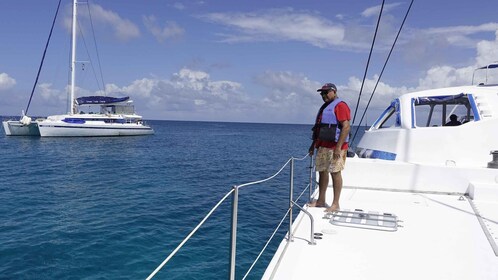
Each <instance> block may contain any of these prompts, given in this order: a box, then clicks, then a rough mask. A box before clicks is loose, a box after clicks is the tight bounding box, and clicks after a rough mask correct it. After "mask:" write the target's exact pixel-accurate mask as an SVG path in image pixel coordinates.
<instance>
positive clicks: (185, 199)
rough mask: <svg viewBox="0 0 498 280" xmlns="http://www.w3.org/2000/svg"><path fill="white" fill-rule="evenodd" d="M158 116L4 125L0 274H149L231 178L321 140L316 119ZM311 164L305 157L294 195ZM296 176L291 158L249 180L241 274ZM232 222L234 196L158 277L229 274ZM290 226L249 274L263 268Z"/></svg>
mask: <svg viewBox="0 0 498 280" xmlns="http://www.w3.org/2000/svg"><path fill="white" fill-rule="evenodd" d="M148 123H149V124H150V125H151V126H152V127H153V128H154V130H155V135H151V136H136V137H116V138H112V137H109V138H107V137H103V138H40V137H6V136H3V135H2V136H0V147H1V149H0V217H1V220H2V222H1V223H0V279H145V278H146V277H147V276H148V275H149V274H150V273H151V272H152V271H153V270H154V269H155V268H156V267H157V266H158V265H159V264H160V263H161V262H162V261H163V260H164V259H165V258H166V257H167V256H168V255H169V254H170V253H171V252H172V251H173V250H174V249H175V248H176V246H177V245H178V244H179V243H180V242H181V241H182V240H183V239H184V238H185V237H186V236H187V235H188V234H189V233H190V232H191V231H192V229H194V227H195V226H197V224H198V223H199V222H200V221H201V220H202V218H203V217H204V216H205V215H206V214H207V213H208V212H209V211H210V210H211V209H212V208H213V207H214V206H215V204H216V203H217V202H218V201H219V200H220V199H221V198H222V197H223V196H224V195H225V194H226V193H228V192H229V191H230V190H231V188H232V186H234V185H240V184H243V183H247V182H251V181H256V180H261V179H265V178H267V177H269V176H272V175H273V174H275V173H276V172H277V171H278V170H279V169H280V168H281V167H282V166H283V165H284V164H285V163H286V162H287V160H288V159H289V158H290V157H292V156H294V157H296V158H301V157H303V156H304V155H306V154H307V152H308V148H309V145H310V135H311V130H310V129H311V125H293V124H251V123H222V122H186V121H149V122H148ZM362 131H363V129H362V130H360V134H361V133H362ZM2 134H3V131H2ZM359 136H361V135H359ZM357 138H358V139H359V137H357ZM309 164H310V161H309V158H307V159H305V160H302V161H296V163H295V171H294V172H295V174H294V185H295V192H294V194H295V195H297V194H298V193H300V192H301V191H302V190H303V189H304V188H305V187H306V185H307V184H308V181H309ZM346 168H347V163H346ZM289 178H290V172H289V168H285V169H284V170H283V171H282V173H281V174H279V175H278V176H276V177H275V178H274V179H273V180H271V181H269V182H266V183H263V184H259V185H253V186H248V187H245V188H242V189H241V190H240V194H239V195H240V196H239V217H238V223H239V224H238V242H237V258H236V260H237V274H236V275H237V279H241V278H242V277H243V276H244V274H245V273H246V272H247V270H248V269H249V267H250V266H251V264H252V262H253V261H254V259H255V258H256V257H257V255H258V253H259V251H260V250H261V249H262V247H263V246H264V244H265V243H266V241H267V240H268V238H269V237H270V235H271V234H272V232H273V231H274V230H275V228H276V226H277V225H278V223H279V222H280V220H281V219H282V218H283V216H284V215H285V213H286V211H287V207H288V197H289ZM306 201H307V197H306V196H305V197H304V198H302V199H300V201H299V203H301V204H304V203H306ZM295 212H297V211H295ZM230 224H231V199H227V201H226V202H224V203H223V204H222V205H221V206H220V207H219V208H218V209H217V210H216V211H215V212H214V214H213V216H212V217H211V218H210V219H209V220H208V221H207V222H206V223H205V224H204V225H203V226H202V227H201V228H200V229H199V231H198V232H197V233H196V235H194V236H193V238H192V239H190V240H189V241H188V242H187V243H186V244H185V246H184V247H183V248H182V249H180V251H179V252H178V253H177V254H176V256H175V257H173V259H171V261H170V262H169V263H168V264H166V266H165V267H164V268H163V269H162V270H161V271H160V272H159V273H158V274H157V276H156V277H155V278H154V279H226V278H227V276H228V265H229V242H230ZM285 232H286V225H285V223H284V225H283V226H282V228H281V229H280V230H279V231H278V233H277V235H276V237H275V240H274V241H272V242H271V243H270V245H269V247H268V249H267V252H266V253H265V254H264V255H263V257H262V258H261V259H260V260H259V261H258V263H257V264H256V265H255V267H254V268H253V270H252V271H251V273H250V274H249V276H248V278H247V279H260V278H261V276H262V275H263V273H264V270H265V268H266V266H267V264H268V263H269V261H270V260H271V257H272V254H273V252H275V250H276V248H277V246H278V244H279V243H280V241H281V240H282V238H283V237H284V235H285Z"/></svg>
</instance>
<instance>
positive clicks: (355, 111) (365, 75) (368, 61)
mask: <svg viewBox="0 0 498 280" xmlns="http://www.w3.org/2000/svg"><path fill="white" fill-rule="evenodd" d="M384 1H385V0H382V5H381V7H380V12H379V18H378V19H377V26H376V27H375V33H374V37H373V40H372V45H371V46H370V53H369V54H368V60H367V66H366V67H365V73H364V74H363V82H362V83H361V88H360V94H358V101H357V102H356V108H355V110H354V116H353V122H352V123H351V124H354V120H355V119H356V113H357V112H358V107H359V106H360V98H361V92H362V91H363V85H365V79H366V77H367V72H368V66H369V65H370V58H371V57H372V51H373V47H374V45H375V38H376V37H377V31H378V30H379V24H380V18H381V17H382V11H383V10H384Z"/></svg>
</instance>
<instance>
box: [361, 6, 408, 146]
mask: <svg viewBox="0 0 498 280" xmlns="http://www.w3.org/2000/svg"><path fill="white" fill-rule="evenodd" d="M413 1H414V0H412V1H411V2H410V6H408V10H407V11H406V14H405V17H404V18H403V22H401V26H400V27H399V30H398V34H397V35H396V38H395V39H394V42H393V44H392V46H391V50H390V51H389V54H388V55H387V58H386V61H385V62H384V66H383V67H382V71H381V72H380V75H379V77H378V78H377V82H376V83H375V87H374V89H373V91H372V94H371V95H370V99H369V100H368V103H367V106H366V107H365V110H364V111H363V115H362V116H361V119H360V125H361V122H362V121H363V118H364V117H365V114H366V113H367V110H368V106H370V102H371V101H372V98H373V96H374V94H375V90H377V86H378V85H379V82H380V79H381V77H382V74H384V70H385V69H386V66H387V62H389V58H391V54H392V52H393V50H394V46H395V45H396V42H397V41H398V37H399V34H400V33H401V30H402V29H403V26H404V25H405V21H406V18H407V17H408V14H409V13H410V10H411V8H412V5H413ZM359 129H360V126H359V125H358V126H357V127H356V131H355V133H354V135H353V137H352V139H351V143H354V139H355V138H356V134H357V133H358V130H359Z"/></svg>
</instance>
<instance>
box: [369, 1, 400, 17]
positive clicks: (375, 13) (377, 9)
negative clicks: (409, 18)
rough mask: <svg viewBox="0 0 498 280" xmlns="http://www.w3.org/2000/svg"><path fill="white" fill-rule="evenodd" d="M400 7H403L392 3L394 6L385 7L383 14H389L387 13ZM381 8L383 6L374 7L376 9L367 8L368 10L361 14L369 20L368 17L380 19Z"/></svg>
mask: <svg viewBox="0 0 498 280" xmlns="http://www.w3.org/2000/svg"><path fill="white" fill-rule="evenodd" d="M399 5H401V3H392V4H387V5H384V8H383V11H382V13H387V12H389V11H391V10H393V9H394V8H396V7H397V6H399ZM380 8H381V5H377V6H374V7H370V8H367V9H365V10H364V11H363V12H362V13H361V16H362V17H366V18H368V17H378V16H379V13H380Z"/></svg>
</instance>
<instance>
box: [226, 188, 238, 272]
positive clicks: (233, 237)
mask: <svg viewBox="0 0 498 280" xmlns="http://www.w3.org/2000/svg"><path fill="white" fill-rule="evenodd" d="M238 206H239V187H238V186H234V187H233V196H232V230H231V232H230V261H229V265H230V271H229V273H230V274H229V277H228V278H229V279H230V280H235V257H236V255H237V212H238Z"/></svg>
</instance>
